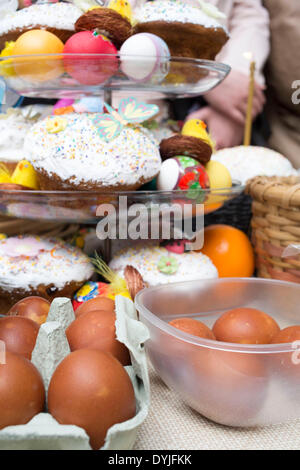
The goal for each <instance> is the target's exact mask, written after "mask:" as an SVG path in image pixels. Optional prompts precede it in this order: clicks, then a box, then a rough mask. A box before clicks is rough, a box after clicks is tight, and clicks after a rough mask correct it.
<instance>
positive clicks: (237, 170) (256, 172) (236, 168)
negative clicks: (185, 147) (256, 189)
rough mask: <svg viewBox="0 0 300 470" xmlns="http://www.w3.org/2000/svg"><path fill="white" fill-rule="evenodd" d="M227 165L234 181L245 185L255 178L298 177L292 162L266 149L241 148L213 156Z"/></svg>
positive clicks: (223, 151)
mask: <svg viewBox="0 0 300 470" xmlns="http://www.w3.org/2000/svg"><path fill="white" fill-rule="evenodd" d="M212 160H216V161H218V162H220V163H223V165H225V166H226V167H227V168H228V170H229V172H230V174H231V178H232V179H233V180H238V181H240V182H241V183H242V184H245V183H246V182H247V181H248V180H249V179H251V178H254V177H255V176H290V175H297V171H296V170H295V169H294V168H293V167H292V165H291V163H290V161H289V160H288V159H287V158H285V157H283V156H282V155H280V153H277V152H274V150H271V149H268V148H265V147H253V146H249V147H247V146H240V147H233V148H228V149H223V150H219V151H218V152H216V153H215V154H214V155H213V156H212Z"/></svg>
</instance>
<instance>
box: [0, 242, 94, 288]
mask: <svg viewBox="0 0 300 470" xmlns="http://www.w3.org/2000/svg"><path fill="white" fill-rule="evenodd" d="M93 272H94V270H93V267H92V264H91V263H90V260H89V258H88V257H87V256H86V255H85V254H84V253H83V252H82V251H81V250H80V249H79V248H77V247H74V246H71V245H68V244H67V243H65V242H63V241H62V240H60V239H56V238H43V237H38V236H32V235H30V236H20V237H8V238H4V239H2V240H0V285H1V287H2V288H5V289H6V290H7V291H10V290H13V289H17V288H19V289H24V290H28V291H30V290H31V287H33V288H35V287H37V286H38V285H40V284H44V285H46V286H47V285H49V284H54V285H55V286H56V287H57V288H59V289H60V288H63V287H64V286H65V284H67V283H69V282H72V281H74V282H84V281H86V280H88V279H89V278H90V277H91V276H92V274H93Z"/></svg>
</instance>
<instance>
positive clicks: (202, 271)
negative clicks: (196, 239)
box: [109, 246, 218, 286]
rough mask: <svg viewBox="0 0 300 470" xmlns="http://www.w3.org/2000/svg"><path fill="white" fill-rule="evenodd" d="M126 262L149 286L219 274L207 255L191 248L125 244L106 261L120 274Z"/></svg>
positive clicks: (214, 276)
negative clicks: (181, 250) (174, 250)
mask: <svg viewBox="0 0 300 470" xmlns="http://www.w3.org/2000/svg"><path fill="white" fill-rule="evenodd" d="M168 263H169V264H168ZM127 265H130V266H133V267H134V268H136V269H137V270H138V271H139V273H140V274H141V276H142V278H143V279H144V281H145V282H147V283H149V285H150V286H156V285H159V284H169V283H171V282H180V281H194V280H197V279H212V278H217V277H218V271H217V268H216V267H215V265H214V264H213V263H212V261H211V260H210V259H209V258H208V257H207V256H206V255H203V254H202V253H196V252H194V251H189V252H186V253H181V254H177V253H171V252H169V251H168V250H167V249H166V248H165V247H162V246H141V247H139V246H138V247H131V248H125V249H123V250H120V251H119V252H118V253H116V255H115V256H114V257H113V259H112V260H111V262H110V263H109V266H110V268H111V269H112V270H113V271H115V272H117V273H118V274H120V275H121V276H123V275H124V269H125V268H126V266H127Z"/></svg>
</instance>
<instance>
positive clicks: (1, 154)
mask: <svg viewBox="0 0 300 470" xmlns="http://www.w3.org/2000/svg"><path fill="white" fill-rule="evenodd" d="M32 124H33V121H32V120H30V119H28V118H26V117H25V116H24V115H23V114H22V112H21V111H20V109H14V108H11V109H8V110H7V112H6V113H3V114H0V162H2V163H4V164H5V166H6V167H7V169H8V170H9V171H13V170H14V169H15V167H16V166H17V164H18V162H19V161H20V160H24V159H25V160H26V152H25V151H24V139H25V136H26V134H27V132H28V131H29V129H30V128H31V126H32Z"/></svg>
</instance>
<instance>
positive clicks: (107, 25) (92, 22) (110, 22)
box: [75, 8, 132, 49]
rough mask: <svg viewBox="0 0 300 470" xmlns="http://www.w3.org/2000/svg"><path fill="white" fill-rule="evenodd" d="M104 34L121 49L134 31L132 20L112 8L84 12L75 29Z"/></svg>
mask: <svg viewBox="0 0 300 470" xmlns="http://www.w3.org/2000/svg"><path fill="white" fill-rule="evenodd" d="M94 29H96V30H97V32H99V33H100V34H103V35H104V36H106V37H107V38H108V39H110V40H111V41H112V43H113V44H114V45H115V46H116V47H117V48H118V49H119V48H120V47H121V46H122V44H123V42H125V41H126V39H128V38H129V36H130V35H131V33H132V28H131V24H130V21H129V20H128V19H127V18H125V17H124V16H122V15H120V13H118V12H117V11H115V10H112V9H111V8H95V9H93V10H90V11H87V12H86V13H84V14H83V15H82V16H80V18H78V20H77V21H76V23H75V31H76V32H80V31H92V30H94Z"/></svg>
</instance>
